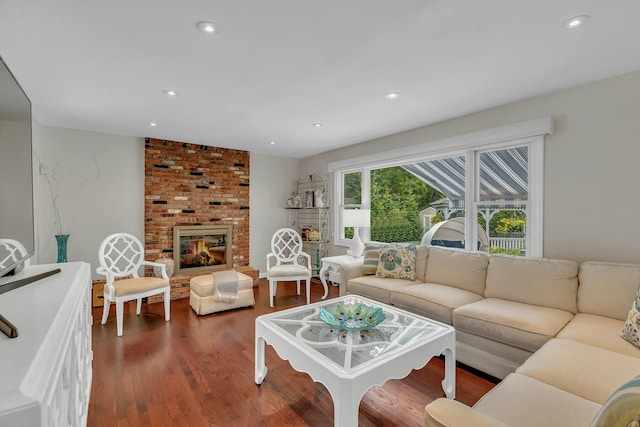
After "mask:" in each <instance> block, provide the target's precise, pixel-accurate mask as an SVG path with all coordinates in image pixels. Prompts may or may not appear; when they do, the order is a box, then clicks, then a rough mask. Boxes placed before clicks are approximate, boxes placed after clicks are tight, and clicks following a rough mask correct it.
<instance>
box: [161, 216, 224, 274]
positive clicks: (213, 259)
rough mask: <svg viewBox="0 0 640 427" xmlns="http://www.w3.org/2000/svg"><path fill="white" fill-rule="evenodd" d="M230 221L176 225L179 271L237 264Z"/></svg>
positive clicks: (218, 267) (174, 231) (183, 272)
mask: <svg viewBox="0 0 640 427" xmlns="http://www.w3.org/2000/svg"><path fill="white" fill-rule="evenodd" d="M231 230H232V227H231V226H230V225H215V226H214V225H187V226H175V227H173V260H174V262H175V270H176V273H175V274H176V275H180V274H192V273H206V272H209V271H211V272H212V271H215V270H229V269H231V268H233V259H232V254H231V242H232V240H231V238H232V236H231Z"/></svg>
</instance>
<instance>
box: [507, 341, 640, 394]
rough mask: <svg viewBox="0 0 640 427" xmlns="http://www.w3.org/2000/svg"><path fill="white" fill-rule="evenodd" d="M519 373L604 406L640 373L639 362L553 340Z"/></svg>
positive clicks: (598, 349) (527, 362)
mask: <svg viewBox="0 0 640 427" xmlns="http://www.w3.org/2000/svg"><path fill="white" fill-rule="evenodd" d="M516 372H518V373H520V374H523V375H527V376H529V377H531V378H535V379H537V380H538V381H542V382H544V383H547V384H549V385H552V386H554V387H557V388H559V389H562V390H565V391H567V392H569V393H572V394H575V395H578V396H581V397H584V398H585V399H589V400H592V401H594V402H596V403H600V404H604V402H606V401H607V399H608V398H609V396H610V395H611V394H612V393H613V392H614V390H616V389H617V388H618V387H620V385H622V384H624V383H625V382H627V381H629V379H630V378H633V377H635V376H636V375H638V372H640V360H638V359H636V358H635V357H631V356H627V355H624V354H620V353H616V352H615V351H610V350H606V349H603V348H599V347H595V346H592V345H588V344H583V343H580V342H577V341H571V340H565V339H559V338H554V339H552V340H550V341H549V342H548V343H546V344H545V345H544V346H543V347H542V348H541V349H540V350H538V351H536V352H535V353H534V354H533V355H531V357H530V358H529V359H527V361H526V362H524V364H522V366H520V367H519V368H518V369H517V370H516Z"/></svg>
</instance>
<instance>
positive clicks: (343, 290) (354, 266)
mask: <svg viewBox="0 0 640 427" xmlns="http://www.w3.org/2000/svg"><path fill="white" fill-rule="evenodd" d="M364 275H365V274H364V273H363V272H362V260H357V261H354V262H350V263H348V264H342V265H341V266H340V296H342V295H346V294H347V293H348V292H347V282H348V281H349V280H351V279H353V278H355V277H362V276H364Z"/></svg>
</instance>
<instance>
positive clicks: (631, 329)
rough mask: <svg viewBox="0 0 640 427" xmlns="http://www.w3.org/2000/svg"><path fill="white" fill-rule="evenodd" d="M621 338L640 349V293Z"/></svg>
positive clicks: (634, 302) (632, 306) (630, 311)
mask: <svg viewBox="0 0 640 427" xmlns="http://www.w3.org/2000/svg"><path fill="white" fill-rule="evenodd" d="M620 336H622V338H624V339H625V340H627V341H629V342H630V343H631V344H633V345H634V346H636V347H637V348H639V349H640V291H638V294H637V295H636V299H635V300H634V301H633V304H632V305H631V310H629V315H628V316H627V321H626V322H625V323H624V327H623V328H622V332H620Z"/></svg>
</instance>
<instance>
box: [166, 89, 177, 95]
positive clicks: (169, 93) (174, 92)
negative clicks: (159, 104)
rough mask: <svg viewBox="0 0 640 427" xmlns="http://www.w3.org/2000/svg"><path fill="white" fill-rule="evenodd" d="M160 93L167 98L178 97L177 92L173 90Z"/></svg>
mask: <svg viewBox="0 0 640 427" xmlns="http://www.w3.org/2000/svg"><path fill="white" fill-rule="evenodd" d="M162 93H164V94H165V95H167V96H178V92H176V91H175V90H170V89H165V90H163V91H162Z"/></svg>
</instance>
